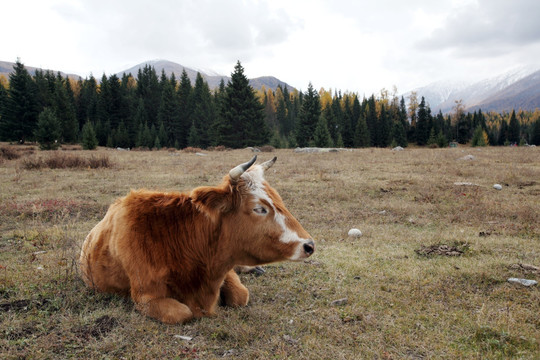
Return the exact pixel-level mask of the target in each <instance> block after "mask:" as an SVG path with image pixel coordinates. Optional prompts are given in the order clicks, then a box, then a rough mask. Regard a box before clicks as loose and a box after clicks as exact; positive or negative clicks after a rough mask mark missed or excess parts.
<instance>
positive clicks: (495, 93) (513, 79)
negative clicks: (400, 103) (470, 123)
mask: <svg viewBox="0 0 540 360" xmlns="http://www.w3.org/2000/svg"><path fill="white" fill-rule="evenodd" d="M538 71H539V69H538V67H536V68H534V67H521V68H517V69H514V70H512V71H509V72H506V73H504V74H501V75H498V76H495V77H492V78H489V79H484V80H482V81H478V82H468V83H467V82H455V81H454V82H452V81H438V82H435V83H432V84H429V85H427V86H424V87H421V88H417V89H415V90H413V91H415V92H416V94H417V98H418V101H420V99H421V97H422V96H424V98H425V100H426V102H427V103H428V104H429V105H430V108H431V110H432V113H434V114H435V113H438V112H439V111H442V112H443V113H448V112H451V111H452V109H453V108H454V106H455V103H456V101H459V100H461V101H462V104H463V105H464V106H465V109H466V110H467V111H474V110H478V109H482V111H497V112H501V111H509V110H512V109H519V108H520V107H521V108H522V109H524V110H534V109H536V108H540V99H539V97H538V96H536V95H538V92H539V91H540V74H538ZM535 74H536V76H535ZM514 87H515V88H514ZM410 94H411V92H408V93H406V94H404V95H403V96H404V97H405V98H408V96H409V95H410ZM535 94H536V95H535Z"/></svg>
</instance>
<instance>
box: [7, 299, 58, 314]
mask: <svg viewBox="0 0 540 360" xmlns="http://www.w3.org/2000/svg"><path fill="white" fill-rule="evenodd" d="M49 302H50V301H49V299H43V298H41V299H22V300H14V301H10V302H4V303H0V311H5V312H8V311H15V312H26V311H29V310H31V309H38V310H43V309H45V308H48V306H49Z"/></svg>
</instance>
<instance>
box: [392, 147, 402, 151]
mask: <svg viewBox="0 0 540 360" xmlns="http://www.w3.org/2000/svg"><path fill="white" fill-rule="evenodd" d="M403 150H404V149H403V148H402V147H401V146H396V147H395V148H393V149H392V151H403Z"/></svg>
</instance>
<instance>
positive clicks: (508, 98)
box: [469, 70, 540, 112]
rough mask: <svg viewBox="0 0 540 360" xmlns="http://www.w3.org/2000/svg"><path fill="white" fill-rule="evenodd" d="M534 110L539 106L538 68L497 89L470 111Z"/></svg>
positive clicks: (539, 84) (539, 76)
mask: <svg viewBox="0 0 540 360" xmlns="http://www.w3.org/2000/svg"><path fill="white" fill-rule="evenodd" d="M512 108H513V109H516V110H517V109H523V110H534V109H536V108H540V70H539V71H536V72H534V73H532V74H530V75H528V76H526V77H524V78H523V79H521V80H518V81H516V82H515V83H513V84H511V85H509V86H507V87H506V88H504V89H502V90H500V91H498V92H497V93H495V94H493V95H492V96H490V97H489V98H487V99H484V100H483V101H481V102H480V103H479V104H478V105H475V106H472V107H470V108H469V110H470V111H474V110H478V109H482V110H484V109H485V110H486V111H496V112H502V111H508V110H509V109H512Z"/></svg>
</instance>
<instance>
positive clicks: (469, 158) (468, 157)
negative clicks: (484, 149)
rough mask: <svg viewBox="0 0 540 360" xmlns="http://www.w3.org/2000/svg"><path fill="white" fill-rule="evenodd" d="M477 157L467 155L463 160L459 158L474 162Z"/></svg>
mask: <svg viewBox="0 0 540 360" xmlns="http://www.w3.org/2000/svg"><path fill="white" fill-rule="evenodd" d="M474 159H475V157H474V156H473V155H465V156H464V157H462V158H459V160H474Z"/></svg>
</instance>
